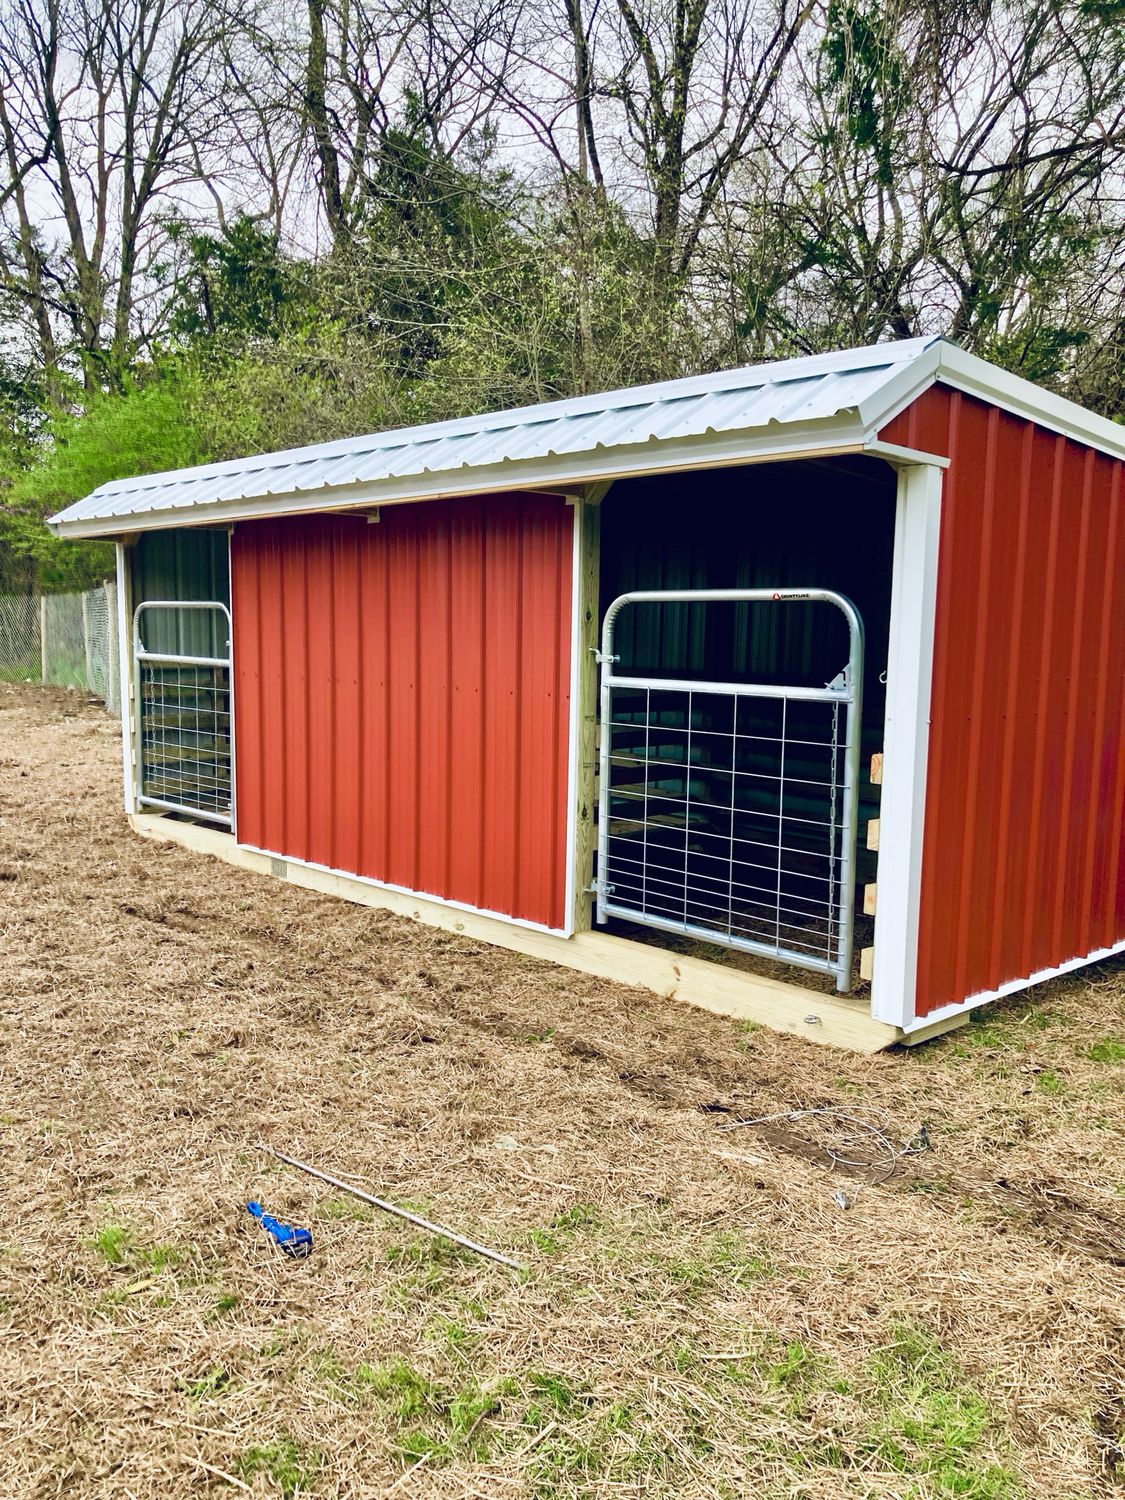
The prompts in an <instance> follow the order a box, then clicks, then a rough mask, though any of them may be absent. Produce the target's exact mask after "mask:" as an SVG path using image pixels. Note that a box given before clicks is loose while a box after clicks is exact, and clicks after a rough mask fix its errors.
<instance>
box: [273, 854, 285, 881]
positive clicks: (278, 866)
mask: <svg viewBox="0 0 1125 1500" xmlns="http://www.w3.org/2000/svg"><path fill="white" fill-rule="evenodd" d="M270 874H271V875H276V876H277V877H278V879H279V880H288V879H289V865H288V863H287V861H286V860H284V859H278V858H277V856H276V855H275V854H271V855H270Z"/></svg>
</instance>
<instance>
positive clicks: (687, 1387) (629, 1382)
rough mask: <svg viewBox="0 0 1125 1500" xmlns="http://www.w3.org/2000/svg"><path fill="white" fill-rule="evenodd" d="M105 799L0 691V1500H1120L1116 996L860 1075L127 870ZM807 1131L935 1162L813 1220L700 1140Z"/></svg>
mask: <svg viewBox="0 0 1125 1500" xmlns="http://www.w3.org/2000/svg"><path fill="white" fill-rule="evenodd" d="M118 778H119V772H118V763H117V750H116V743H115V735H114V731H113V726H112V724H111V723H110V722H109V721H108V720H107V718H106V717H105V715H104V713H102V712H101V711H100V710H97V709H95V708H91V707H87V706H84V705H82V704H81V703H80V701H79V700H78V699H77V698H76V697H75V696H74V695H69V696H68V695H66V694H61V693H60V694H57V695H40V694H39V693H37V692H33V691H31V690H29V689H18V688H16V689H12V688H5V687H0V1015H2V1023H3V1052H2V1054H0V1057H2V1062H0V1119H2V1130H0V1139H2V1140H3V1145H4V1192H3V1196H2V1203H3V1224H2V1226H0V1241H2V1245H0V1297H2V1301H0V1331H2V1333H3V1356H4V1357H3V1363H2V1365H0V1494H2V1495H5V1496H7V1495H10V1496H19V1497H23V1496H36V1497H39V1496H42V1497H46V1496H54V1495H66V1496H79V1497H83V1500H85V1497H101V1496H107V1497H108V1496H113V1497H129V1496H132V1497H136V1500H147V1497H150V1496H153V1497H155V1496H162V1497H164V1496H173V1497H174V1496H179V1495H186V1494H188V1493H189V1492H190V1493H213V1494H216V1495H218V1494H231V1495H234V1494H239V1493H244V1492H246V1491H247V1490H249V1491H251V1492H253V1493H254V1494H256V1495H279V1494H285V1495H297V1494H306V1493H308V1494H317V1495H322V1496H356V1497H358V1496H373V1495H384V1494H394V1495H396V1496H402V1497H406V1500H409V1497H419V1496H438V1497H444V1496H450V1497H452V1496H478V1497H479V1496H484V1497H487V1500H493V1497H496V1500H506V1497H513V1500H514V1497H518V1496H521V1495H527V1496H542V1497H566V1496H576V1495H589V1496H607V1497H608V1496H617V1497H621V1496H625V1497H631V1496H642V1495H643V1496H660V1495H665V1496H689V1497H694V1496H700V1497H702V1496H709V1497H714V1496H743V1495H746V1496H749V1495H754V1496H779V1497H780V1496H801V1497H810V1500H811V1497H817V1500H836V1497H841V1496H865V1497H872V1500H874V1497H908V1496H909V1497H914V1500H930V1497H934V1500H936V1497H944V1496H954V1495H960V1496H973V1497H977V1500H997V1497H1014V1496H1020V1495H1024V1496H1027V1497H1045V1500H1053V1497H1064V1496H1065V1497H1074V1500H1078V1497H1087V1496H1091V1495H1104V1496H1108V1495H1109V1494H1111V1492H1113V1491H1114V1486H1115V1484H1116V1483H1120V1480H1121V1446H1120V1445H1121V1441H1122V1438H1121V1427H1122V1413H1123V1410H1125V1407H1123V1391H1122V1383H1121V1381H1122V1339H1121V1321H1122V1320H1121V1311H1122V1302H1121V1265H1122V1263H1123V1261H1125V1249H1123V1244H1122V1234H1123V1231H1122V1209H1123V1207H1125V1199H1123V1198H1122V1193H1123V1191H1125V1159H1123V1155H1125V1153H1123V1145H1122V1133H1121V1124H1122V1097H1121V1083H1122V1065H1121V1061H1120V1060H1119V1059H1120V1045H1121V1043H1122V1042H1123V1041H1125V1037H1123V1022H1122V999H1123V996H1125V982H1123V975H1122V972H1121V970H1120V969H1118V970H1116V971H1114V970H1111V969H1110V968H1101V969H1097V970H1090V971H1087V972H1086V973H1085V974H1082V975H1081V976H1078V977H1074V978H1072V979H1069V980H1067V981H1064V982H1060V983H1056V984H1054V985H1051V986H1049V987H1046V988H1044V989H1042V990H1041V991H1040V992H1039V993H1037V994H1036V995H1035V997H1034V1003H1033V1004H1032V1003H1027V1004H1011V1005H1007V1006H1005V1007H1001V1008H998V1009H997V1010H995V1011H994V1012H993V1013H992V1014H991V1015H990V1016H988V1017H987V1018H986V1019H985V1021H984V1022H983V1023H982V1024H977V1025H975V1026H974V1027H973V1028H972V1029H971V1030H970V1031H969V1032H968V1033H961V1034H960V1035H954V1036H953V1037H951V1038H950V1039H948V1040H945V1041H941V1042H938V1043H934V1044H931V1045H929V1046H927V1047H924V1048H920V1049H918V1050H917V1051H915V1052H913V1053H903V1052H896V1053H890V1054H884V1055H882V1056H879V1057H874V1058H860V1057H854V1056H850V1055H847V1054H843V1053H835V1052H831V1051H829V1050H827V1049H819V1048H816V1047H814V1046H812V1045H811V1044H809V1043H806V1042H802V1041H800V1040H796V1039H788V1038H783V1037H778V1036H774V1035H771V1034H770V1033H768V1032H765V1031H753V1032H752V1033H751V1032H749V1031H747V1030H746V1029H745V1028H741V1027H739V1026H738V1025H737V1024H735V1023H733V1022H724V1021H722V1020H720V1019H717V1018H715V1017H711V1016H707V1015H704V1014H700V1013H697V1012H694V1011H691V1010H688V1009H686V1008H683V1007H679V1006H676V1005H674V1004H669V1003H665V1002H661V1001H658V1000H657V999H655V998H654V997H652V996H650V995H646V994H644V993H640V992H635V991H630V990H627V989H624V988H620V987H615V986H613V985H609V984H603V983H599V982H597V981H595V980H592V979H588V978H585V977H583V976H580V975H577V974H574V973H570V972H568V971H565V970H562V969H556V968H553V967H550V966H546V965H543V964H539V963H536V962H533V961H531V960H525V959H521V958H518V957H515V956H512V955H509V954H505V953H500V952H496V951H492V950H485V949H483V948H480V947H478V946H475V945H473V944H472V943H469V942H466V941H464V940H460V939H456V938H454V937H452V936H449V935H445V934H442V933H438V932H435V931H432V930H430V929H427V928H424V927H420V926H415V925H413V924H411V923H409V922H406V921H401V920H398V919H394V918H391V917H389V916H385V915H380V914H378V913H374V912H372V911H370V910H367V909H363V908H358V907H351V906H348V905H345V904H344V903H340V902H333V901H331V900H329V899H326V898H321V897H317V896H315V895H313V894H311V893H308V892H305V891H301V890H298V889H295V888H292V887H288V886H286V885H283V884H281V883H278V882H271V881H268V880H264V879H261V878H258V877H255V876H251V875H248V874H243V873H240V872H237V871H235V870H233V869H231V868H229V867H226V866H219V865H215V864H213V863H211V862H209V861H208V860H206V859H204V858H200V857H195V856H192V855H190V854H188V853H186V852H184V851H182V850H178V849H175V848H158V847H155V846H153V845H152V844H149V843H147V842H143V841H141V840H139V839H135V838H133V837H131V836H130V835H129V833H128V832H127V830H126V828H125V826H124V824H123V820H122V818H121V815H120V813H119V811H118V802H119V780H118ZM1115 1058H1117V1059H1118V1060H1116V1061H1115V1060H1114V1059H1115ZM822 1102H839V1103H844V1104H848V1105H852V1106H856V1105H862V1104H869V1105H874V1106H878V1107H879V1108H881V1109H884V1110H886V1111H888V1112H889V1113H890V1115H891V1117H892V1118H893V1119H894V1120H895V1121H896V1122H897V1123H898V1125H899V1126H900V1127H901V1130H902V1133H903V1134H904V1135H909V1134H911V1133H912V1132H913V1131H914V1130H915V1129H916V1127H917V1126H918V1124H919V1123H920V1122H921V1121H922V1120H925V1121H927V1122H928V1124H929V1129H930V1134H931V1138H932V1141H933V1146H934V1150H933V1152H932V1153H931V1154H930V1155H928V1156H925V1157H920V1158H912V1159H911V1160H910V1161H909V1162H907V1163H904V1164H903V1168H902V1170H901V1171H900V1173H899V1174H898V1175H897V1176H896V1177H895V1178H894V1179H892V1180H891V1181H890V1182H889V1183H887V1184H886V1185H884V1186H874V1185H871V1184H869V1183H862V1182H860V1183H858V1184H857V1187H858V1196H857V1199H856V1202H855V1205H854V1207H853V1208H851V1209H850V1210H848V1211H842V1210H841V1209H840V1208H838V1207H837V1206H836V1204H835V1203H834V1201H833V1193H834V1191H835V1189H836V1188H837V1187H838V1186H839V1177H838V1175H834V1174H833V1173H832V1172H831V1171H830V1170H829V1168H828V1167H827V1165H826V1163H825V1161H824V1159H823V1156H822V1154H821V1153H820V1151H819V1150H818V1149H817V1148H816V1146H815V1144H813V1143H812V1142H811V1135H810V1133H808V1132H806V1131H803V1130H801V1129H800V1128H799V1127H797V1126H785V1127H781V1128H775V1129H772V1130H770V1131H764V1130H757V1129H755V1130H744V1131H737V1132H733V1133H730V1134H720V1133H719V1132H717V1131H716V1129H715V1125H716V1122H717V1121H718V1120H721V1119H722V1118H724V1116H722V1115H719V1114H715V1113H708V1112H703V1111H701V1109H700V1106H703V1105H708V1104H719V1105H721V1106H727V1107H730V1108H732V1109H737V1110H747V1111H753V1112H754V1113H757V1114H764V1113H767V1112H769V1111H773V1110H779V1109H784V1108H787V1107H790V1106H794V1105H807V1104H815V1103H822ZM260 1137H264V1138H266V1139H268V1140H270V1141H272V1142H274V1143H275V1144H276V1145H277V1146H278V1147H279V1148H281V1149H283V1150H289V1151H292V1152H294V1153H295V1154H297V1155H299V1156H304V1157H305V1158H306V1159H309V1160H312V1161H314V1162H317V1163H320V1164H322V1165H324V1166H327V1167H329V1168H332V1169H334V1170H336V1171H337V1172H339V1173H341V1174H343V1175H350V1176H351V1177H353V1178H354V1179H356V1180H358V1181H361V1182H363V1183H366V1184H368V1185H370V1186H374V1187H375V1188H376V1190H378V1189H382V1190H383V1191H384V1192H386V1193H388V1194H390V1195H397V1196H398V1197H399V1198H400V1199H401V1200H403V1201H409V1202H411V1203H413V1204H415V1205H420V1206H424V1207H425V1208H426V1209H428V1210H429V1211H430V1212H431V1213H432V1214H433V1215H435V1216H436V1217H438V1218H441V1219H444V1220H445V1221H446V1222H449V1223H452V1224H455V1225H457V1226H459V1227H461V1228H463V1229H465V1230H466V1231H467V1232H469V1233H474V1234H476V1235H477V1236H479V1237H481V1238H483V1239H485V1240H487V1241H489V1242H490V1243H494V1244H495V1245H496V1246H497V1247H499V1248H502V1249H508V1250H510V1251H513V1252H514V1253H515V1254H516V1255H517V1256H519V1257H520V1258H522V1259H525V1260H527V1261H528V1262H529V1263H530V1266H531V1270H530V1272H529V1274H528V1275H527V1276H526V1277H525V1278H522V1279H521V1278H519V1277H517V1276H513V1275H511V1274H509V1273H507V1272H505V1271H504V1270H503V1269H501V1268H499V1267H496V1266H493V1265H489V1264H487V1263H485V1262H483V1261H481V1260H479V1259H474V1258H472V1257H467V1256H466V1257H462V1256H454V1255H451V1254H449V1253H448V1252H446V1251H444V1250H443V1249H442V1248H441V1247H440V1245H438V1244H437V1243H436V1242H435V1241H433V1240H430V1239H425V1238H422V1237H419V1236H415V1235H413V1234H412V1233H410V1232H409V1231H408V1230H407V1229H406V1227H405V1226H403V1225H401V1224H399V1223H397V1222H395V1221H392V1220H390V1219H388V1218H386V1217H383V1216H370V1215H369V1214H368V1213H367V1212H366V1211H365V1210H364V1209H363V1208H362V1207H361V1206H359V1205H357V1204H355V1203H354V1201H352V1200H347V1199H341V1198H339V1197H338V1196H335V1195H333V1194H332V1193H331V1192H327V1191H322V1190H321V1189H320V1188H319V1187H318V1186H317V1185H316V1184H314V1183H312V1182H310V1181H308V1180H306V1179H303V1178H300V1177H298V1176H297V1175H296V1174H294V1173H293V1172H291V1171H288V1170H287V1169H284V1168H278V1167H277V1166H276V1164H272V1163H270V1162H269V1161H268V1160H267V1159H265V1158H264V1157H262V1156H261V1155H260V1154H257V1153H255V1151H254V1150H253V1145H254V1142H255V1141H256V1140H258V1139H259V1138H260ZM251 1197H258V1198H261V1199H262V1200H263V1201H264V1202H265V1203H266V1205H267V1207H269V1208H270V1209H271V1210H272V1211H273V1212H275V1213H278V1214H280V1215H281V1216H283V1217H288V1218H291V1219H293V1220H295V1221H297V1222H304V1223H310V1224H311V1225H312V1226H313V1229H314V1233H315V1236H316V1249H315V1252H314V1254H313V1256H312V1258H311V1259H310V1260H309V1261H307V1262H304V1263H293V1264H291V1263H288V1262H286V1261H285V1260H284V1259H283V1258H282V1257H281V1256H280V1255H278V1254H277V1253H276V1251H274V1250H272V1249H271V1247H270V1245H269V1243H268V1242H267V1240H266V1238H265V1236H264V1235H263V1233H262V1232H261V1230H260V1229H258V1228H257V1227H256V1226H255V1225H254V1224H253V1223H252V1222H251V1220H250V1218H249V1216H248V1215H247V1214H246V1212H245V1209H244V1204H245V1202H246V1200H247V1199H248V1198H251Z"/></svg>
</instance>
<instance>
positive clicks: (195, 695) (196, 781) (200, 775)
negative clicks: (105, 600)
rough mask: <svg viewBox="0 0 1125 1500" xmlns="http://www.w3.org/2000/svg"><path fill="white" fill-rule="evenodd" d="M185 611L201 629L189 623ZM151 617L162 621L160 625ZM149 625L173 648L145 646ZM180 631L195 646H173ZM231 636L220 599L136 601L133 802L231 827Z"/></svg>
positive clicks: (179, 640)
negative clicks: (203, 600)
mask: <svg viewBox="0 0 1125 1500" xmlns="http://www.w3.org/2000/svg"><path fill="white" fill-rule="evenodd" d="M172 611H175V612H176V613H175V614H171V613H170V612H172ZM184 612H187V614H188V615H189V616H192V617H195V619H196V621H197V622H198V624H199V625H200V626H201V627H202V628H198V629H195V630H192V629H189V628H188V621H186V620H185V618H184ZM158 623H164V624H165V628H164V630H163V631H160V630H159V629H158V628H157V627H158ZM150 625H151V626H152V627H153V630H154V634H163V636H164V638H165V641H166V642H172V643H174V644H175V646H176V647H177V649H176V650H157V649H150V648H149V647H148V646H146V644H145V629H146V626H150ZM185 638H187V640H188V644H189V645H192V646H196V645H198V646H199V651H198V653H197V652H196V651H194V650H191V651H188V650H183V649H180V648H181V647H182V646H183V642H184V640H185ZM230 638H231V630H230V611H229V610H228V609H227V607H226V605H225V604H218V603H204V602H196V601H184V600H176V601H174V602H173V601H165V600H160V601H152V600H149V601H146V602H145V603H144V604H139V605H138V606H137V608H136V611H135V612H134V615H133V659H134V663H135V672H134V682H135V685H136V695H137V698H136V715H135V721H134V722H135V736H136V744H135V750H136V777H137V782H136V793H137V802H138V804H139V805H140V806H142V807H158V808H162V809H163V810H164V811H166V812H181V813H189V814H190V815H191V816H192V817H195V818H204V819H206V820H207V821H208V822H209V823H221V824H222V825H223V826H224V827H227V828H232V827H233V826H234V799H233V779H232V775H231V766H232V745H231V687H230Z"/></svg>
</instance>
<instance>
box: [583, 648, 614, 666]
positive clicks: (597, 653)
mask: <svg viewBox="0 0 1125 1500" xmlns="http://www.w3.org/2000/svg"><path fill="white" fill-rule="evenodd" d="M590 650H591V651H592V652H593V653H594V660H595V661H596V662H597V664H598V666H599V667H604V666H605V664H606V662H609V663H610V664H612V663H613V662H615V661H620V660H621V658H620V657H619V656H607V655H606V654H605V652H604V651H603V650H602V649H601V648H600V647H599V646H591V647H590Z"/></svg>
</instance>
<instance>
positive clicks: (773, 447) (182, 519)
mask: <svg viewBox="0 0 1125 1500" xmlns="http://www.w3.org/2000/svg"><path fill="white" fill-rule="evenodd" d="M866 436H867V432H866V429H865V428H864V425H863V422H862V419H861V417H860V415H859V413H858V412H857V413H848V414H845V415H844V417H843V418H842V419H838V418H832V419H831V420H830V421H827V422H823V421H822V422H816V423H807V424H797V423H795V424H793V426H792V428H783V429H781V430H780V431H779V430H773V431H769V430H767V431H765V432H760V433H758V434H756V435H753V436H749V435H747V434H746V433H745V432H738V433H731V434H728V435H725V436H719V435H716V434H715V433H703V434H699V435H697V436H695V437H692V438H685V439H683V440H680V441H676V442H661V443H651V444H644V445H641V446H639V447H635V448H618V449H604V450H601V451H599V452H595V453H578V454H552V455H550V456H548V457H546V458H534V459H519V460H509V461H505V462H502V463H498V464H491V465H488V466H487V467H485V468H471V467H470V468H466V469H463V470H454V471H453V472H443V473H440V474H415V475H409V476H407V477H405V478H402V479H384V480H379V481H377V482H376V483H374V484H364V485H343V486H340V487H338V488H320V489H316V490H306V491H290V492H287V493H284V494H279V495H278V494H275V495H255V496H251V497H249V498H245V499H239V500H223V501H216V502H214V503H212V504H194V505H184V506H180V507H178V508H173V507H168V508H167V509H152V510H141V511H121V512H119V513H117V514H116V515H105V516H93V517H89V518H86V519H83V520H75V521H64V522H61V523H60V522H48V523H47V524H48V526H49V527H50V529H51V530H52V531H53V532H54V533H55V535H56V536H61V537H72V538H75V539H81V538H93V537H105V536H120V535H121V533H122V532H134V531H163V530H170V529H172V528H175V527H180V526H192V525H196V526H215V525H222V524H226V523H228V522H231V521H252V520H255V519H257V518H260V517H262V516H282V515H307V514H309V513H313V514H316V513H323V512H325V511H340V510H350V509H355V508H360V507H364V506H372V505H403V504H407V503H409V502H411V501H418V500H450V499H457V498H460V497H462V496H468V495H482V494H483V495H487V494H495V493H498V492H500V491H504V490H520V489H551V488H557V487H558V486H560V485H564V484H568V485H578V484H589V483H594V482H598V481H612V480H615V479H625V478H629V477H633V476H639V475H646V474H669V473H675V472H676V471H677V470H694V469H703V468H724V467H728V466H731V465H734V464H747V463H768V462H770V461H771V460H774V459H797V458H806V457H807V458H824V457H830V456H832V455H836V454H844V453H862V452H863V444H864V440H865V438H866Z"/></svg>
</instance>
